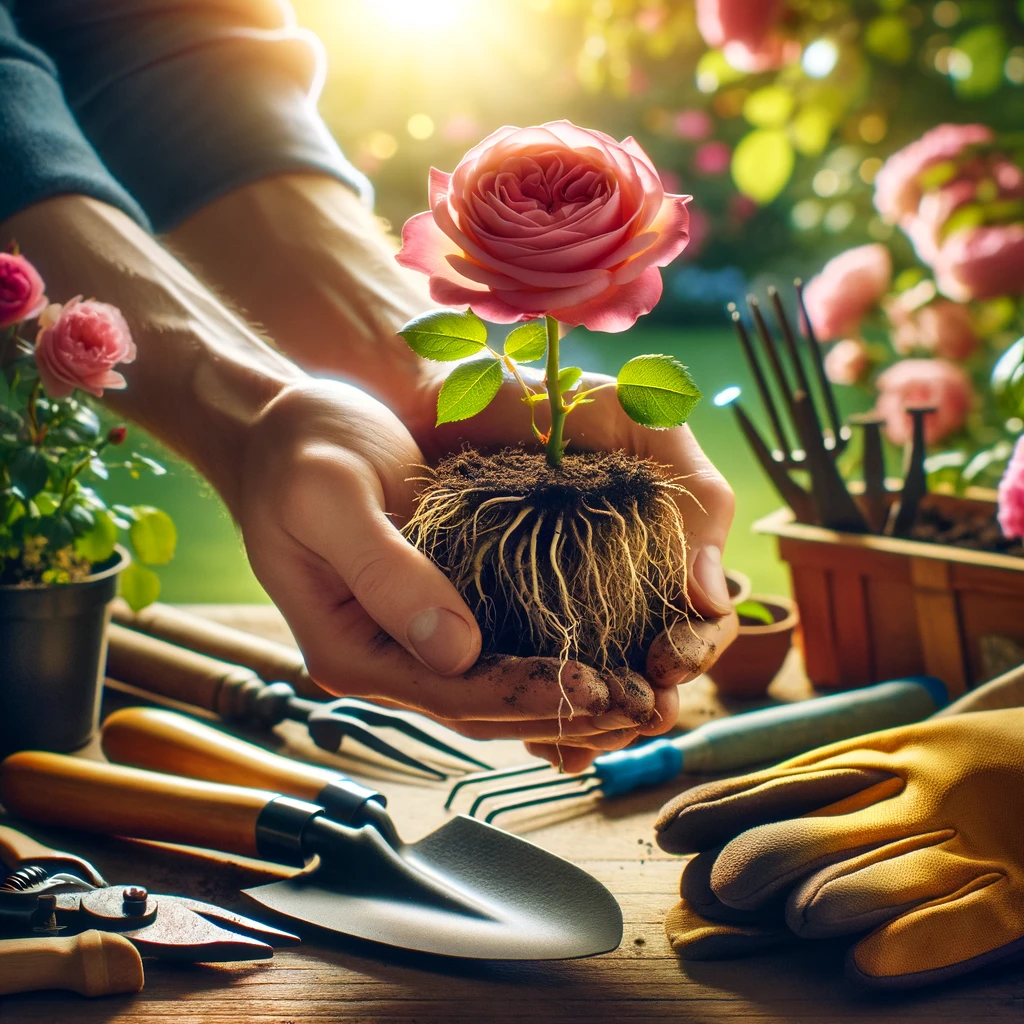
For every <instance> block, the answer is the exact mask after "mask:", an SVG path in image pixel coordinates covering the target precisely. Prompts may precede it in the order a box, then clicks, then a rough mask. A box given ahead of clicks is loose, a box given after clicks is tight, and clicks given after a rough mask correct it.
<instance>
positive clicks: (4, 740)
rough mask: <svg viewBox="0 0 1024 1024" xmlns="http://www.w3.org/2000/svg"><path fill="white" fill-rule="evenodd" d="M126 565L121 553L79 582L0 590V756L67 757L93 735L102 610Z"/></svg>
mask: <svg viewBox="0 0 1024 1024" xmlns="http://www.w3.org/2000/svg"><path fill="white" fill-rule="evenodd" d="M129 560H130V559H129V556H128V552H127V551H125V550H124V549H123V548H120V547H119V548H118V549H117V551H116V553H115V554H114V556H113V557H112V558H111V559H110V560H109V561H108V562H107V563H106V564H105V565H103V566H100V567H98V568H97V570H96V571H95V572H94V573H93V574H92V575H91V576H90V577H89V578H88V579H85V580H82V581H81V582H79V583H65V584H61V585H59V586H52V587H4V586H0V757H6V756H7V755H8V754H11V753H13V752H14V751H16V750H55V751H59V752H62V753H66V752H67V751H70V750H77V749H78V748H79V747H81V746H84V745H85V744H86V743H88V742H89V740H90V739H91V738H92V736H93V734H94V733H95V732H96V726H97V720H98V718H99V707H100V695H101V693H102V689H103V687H102V683H103V668H104V665H105V663H106V658H107V638H106V626H107V619H108V616H109V612H108V607H107V606H108V605H109V603H110V601H111V600H112V599H113V597H114V595H115V593H116V592H117V574H118V573H119V572H120V571H121V570H122V569H123V568H125V566H127V565H128V562H129Z"/></svg>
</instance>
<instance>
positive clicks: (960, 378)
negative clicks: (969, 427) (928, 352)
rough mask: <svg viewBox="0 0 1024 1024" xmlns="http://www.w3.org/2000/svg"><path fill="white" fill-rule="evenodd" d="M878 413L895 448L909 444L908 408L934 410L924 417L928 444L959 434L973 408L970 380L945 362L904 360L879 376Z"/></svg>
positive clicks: (958, 369) (960, 370) (876, 407)
mask: <svg viewBox="0 0 1024 1024" xmlns="http://www.w3.org/2000/svg"><path fill="white" fill-rule="evenodd" d="M876 383H877V387H878V400H877V402H876V403H875V412H876V413H877V414H878V415H879V416H881V417H882V418H883V419H884V420H885V434H886V437H888V438H889V440H890V441H892V443H893V444H896V445H904V444H906V443H907V441H909V440H910V436H911V419H910V416H908V415H907V413H906V411H905V410H906V409H907V407H908V406H915V405H927V406H934V407H935V409H936V412H935V413H933V414H932V415H931V416H927V417H925V421H924V435H925V440H926V441H927V442H928V444H934V443H935V442H936V441H941V440H942V438H944V437H946V436H948V435H949V434H952V433H955V432H956V431H957V430H959V429H960V428H961V427H962V426H963V425H964V423H965V422H966V420H967V414H968V413H969V412H970V410H971V406H972V405H973V404H974V391H973V389H972V387H971V379H970V377H968V376H967V374H966V373H965V372H964V371H963V370H962V369H961V368H960V367H959V366H957V365H956V364H955V363H950V362H947V361H946V360H944V359H904V360H902V361H900V362H898V363H896V364H894V365H893V366H890V367H889V369H888V370H886V371H885V372H884V373H882V374H880V375H879V377H878V380H877V382H876Z"/></svg>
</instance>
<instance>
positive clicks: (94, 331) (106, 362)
mask: <svg viewBox="0 0 1024 1024" xmlns="http://www.w3.org/2000/svg"><path fill="white" fill-rule="evenodd" d="M35 357H36V366H37V367H38V368H39V376H40V378H41V379H42V382H43V387H44V388H45V389H46V392H47V394H49V395H51V396H52V397H54V398H67V397H68V396H69V395H70V394H71V393H72V392H73V391H74V390H75V388H81V389H82V390H83V391H88V392H89V394H91V395H95V396H96V397H97V398H101V397H102V396H103V391H104V389H105V388H113V389H120V388H123V387H124V386H125V383H126V382H125V379H124V377H123V376H122V375H121V374H120V373H118V372H117V371H116V370H115V369H114V367H115V366H117V365H119V364H121V363H130V362H133V361H134V359H135V342H134V341H132V335H131V331H130V330H129V329H128V324H127V323H126V322H125V319H124V317H123V316H122V315H121V311H120V310H119V309H117V308H116V307H115V306H110V305H108V304H107V303H105V302H95V301H94V300H92V299H88V300H86V301H85V302H83V301H82V298H81V296H78V297H77V298H74V299H71V300H70V301H69V302H67V303H66V304H65V305H64V306H59V305H53V306H48V307H47V308H46V309H45V310H44V311H43V313H42V315H41V316H40V317H39V333H38V335H37V336H36V345H35Z"/></svg>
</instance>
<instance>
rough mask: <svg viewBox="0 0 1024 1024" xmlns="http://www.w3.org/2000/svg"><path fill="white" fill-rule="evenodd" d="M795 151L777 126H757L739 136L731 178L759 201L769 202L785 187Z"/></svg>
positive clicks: (794, 158)
mask: <svg viewBox="0 0 1024 1024" xmlns="http://www.w3.org/2000/svg"><path fill="white" fill-rule="evenodd" d="M795 160H796V154H795V153H794V152H793V145H792V143H791V142H790V141H789V136H788V135H787V134H786V133H785V132H784V131H782V130H781V129H778V128H758V129H756V130H754V131H752V132H751V133H750V134H749V135H746V136H744V137H743V139H741V140H740V143H739V145H738V146H737V147H736V149H735V151H734V152H733V155H732V180H733V181H734V182H735V183H736V187H737V188H738V189H739V190H740V191H741V192H742V193H743V194H744V195H745V196H749V197H750V198H751V199H753V200H755V201H756V202H758V203H770V202H771V201H772V200H773V199H774V198H775V197H776V196H778V195H779V193H781V192H782V190H783V189H784V188H785V187H786V184H787V183H788V181H789V179H790V176H791V175H792V173H793V165H794V162H795Z"/></svg>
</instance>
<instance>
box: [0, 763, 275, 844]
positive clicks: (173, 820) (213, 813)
mask: <svg viewBox="0 0 1024 1024" xmlns="http://www.w3.org/2000/svg"><path fill="white" fill-rule="evenodd" d="M276 796H277V794H276V793H268V792H265V791H263V790H258V789H242V788H240V787H238V786H224V785H218V784H217V783H215V782H200V781H197V780H195V779H179V778H176V777H175V776H173V775H161V774H159V773H157V772H146V771H142V770H141V769H138V768H125V767H123V766H122V765H114V764H105V763H104V762H102V761H86V760H84V759H83V758H78V757H67V756H65V755H62V754H46V753H42V752H40V751H22V752H21V753H18V754H12V755H11V756H10V757H8V758H7V759H6V760H5V761H4V762H3V763H2V764H0V803H2V804H3V805H4V807H6V808H7V810H8V811H9V812H10V813H11V814H13V815H15V816H16V817H19V818H24V819H25V820H26V821H34V822H38V823H40V824H44V825H60V826H61V827H63V828H75V829H82V830H83V831H86V832H101V833H103V834H105V835H115V836H130V837H132V838H135V839H159V840H163V841H165V842H169V843H185V844H187V845H189V846H204V847H207V848H209V849H213V850H224V851H226V852H228V853H241V854H244V855H246V856H249V857H255V856H258V853H257V849H256V819H257V818H258V817H259V814H260V812H261V811H262V810H263V808H264V807H265V806H266V805H267V804H268V803H270V801H271V800H273V799H275V798H276Z"/></svg>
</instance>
